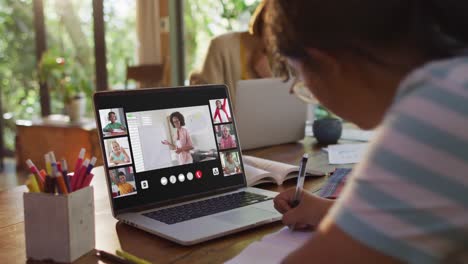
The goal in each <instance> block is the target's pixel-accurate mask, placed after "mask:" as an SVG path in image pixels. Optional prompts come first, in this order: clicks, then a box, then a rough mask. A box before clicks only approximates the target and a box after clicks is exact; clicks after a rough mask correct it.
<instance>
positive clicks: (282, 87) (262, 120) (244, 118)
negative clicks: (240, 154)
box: [235, 79, 307, 150]
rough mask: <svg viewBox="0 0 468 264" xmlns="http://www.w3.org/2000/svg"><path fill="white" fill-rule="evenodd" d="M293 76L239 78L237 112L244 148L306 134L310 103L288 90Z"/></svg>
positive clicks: (293, 138)
mask: <svg viewBox="0 0 468 264" xmlns="http://www.w3.org/2000/svg"><path fill="white" fill-rule="evenodd" d="M292 84H293V80H289V81H288V82H285V81H284V80H282V79H254V80H241V81H238V82H237V89H236V105H235V113H236V116H237V120H238V122H237V124H238V127H237V131H238V133H239V138H240V139H239V140H240V142H242V149H244V150H246V149H253V148H259V147H264V146H272V145H278V144H283V143H289V142H296V141H298V140H301V139H303V138H304V131H305V122H306V119H307V104H305V103H304V102H302V101H301V100H299V99H298V98H297V97H296V96H294V95H291V94H289V89H290V87H291V85H292Z"/></svg>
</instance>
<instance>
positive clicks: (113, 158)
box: [109, 139, 130, 165]
mask: <svg viewBox="0 0 468 264" xmlns="http://www.w3.org/2000/svg"><path fill="white" fill-rule="evenodd" d="M111 145H112V150H111V152H110V155H109V163H113V164H114V165H119V164H123V163H129V162H130V157H129V156H128V154H127V152H126V151H125V149H123V148H122V147H121V146H120V144H119V142H117V140H115V139H114V140H112V141H111Z"/></svg>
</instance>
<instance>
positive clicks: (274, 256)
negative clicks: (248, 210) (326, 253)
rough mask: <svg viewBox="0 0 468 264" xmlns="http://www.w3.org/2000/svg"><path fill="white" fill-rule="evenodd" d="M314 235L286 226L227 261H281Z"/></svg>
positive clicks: (229, 263)
mask: <svg viewBox="0 0 468 264" xmlns="http://www.w3.org/2000/svg"><path fill="white" fill-rule="evenodd" d="M312 235H313V232H302V231H291V230H290V229H289V228H287V227H284V228H282V229H281V230H280V231H278V232H276V233H273V234H271V235H268V236H265V237H264V238H263V239H262V240H261V241H259V242H254V243H252V244H250V245H249V246H248V247H247V248H246V249H244V250H243V251H242V252H241V253H240V254H239V255H237V256H236V257H234V258H233V259H231V260H229V261H228V262H226V263H228V264H237V263H239V264H240V263H256V264H262V263H265V264H266V263H268V264H270V263H280V262H281V260H282V259H284V258H285V257H286V256H287V255H288V254H289V253H290V252H292V251H294V250H295V249H297V248H298V247H300V246H301V245H302V244H304V243H305V242H306V241H307V240H308V239H309V238H311V237H312Z"/></svg>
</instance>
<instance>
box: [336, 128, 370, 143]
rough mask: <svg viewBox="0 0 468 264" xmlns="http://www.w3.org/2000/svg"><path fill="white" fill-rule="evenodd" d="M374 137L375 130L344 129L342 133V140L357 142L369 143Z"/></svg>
mask: <svg viewBox="0 0 468 264" xmlns="http://www.w3.org/2000/svg"><path fill="white" fill-rule="evenodd" d="M373 136H374V131H373V130H361V129H350V128H344V129H343V131H342V132H341V139H346V140H355V141H366V142H367V141H369V140H371V139H372V137H373Z"/></svg>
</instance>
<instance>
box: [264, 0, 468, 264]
mask: <svg viewBox="0 0 468 264" xmlns="http://www.w3.org/2000/svg"><path fill="white" fill-rule="evenodd" d="M268 2H269V5H268V7H267V15H266V17H265V18H266V24H267V31H268V32H269V37H270V39H271V41H272V48H273V51H276V52H278V53H279V54H281V55H283V56H284V57H286V59H287V61H288V62H289V65H290V66H291V67H292V68H293V70H294V71H295V72H296V73H297V74H298V75H299V76H300V78H302V80H303V82H304V83H305V84H306V86H307V87H308V89H310V91H311V92H312V93H313V94H314V95H315V97H316V98H317V99H319V100H320V102H321V103H322V104H323V105H324V106H326V107H327V108H329V109H330V110H332V111H333V112H334V113H336V114H337V115H339V116H341V117H343V118H344V119H346V120H350V121H352V122H354V123H356V124H358V125H359V126H360V127H362V128H364V129H369V128H374V127H376V126H378V125H380V126H379V129H378V133H377V135H376V137H375V138H374V141H373V142H372V143H371V147H370V150H369V152H368V153H367V155H366V159H365V160H363V161H362V162H361V163H360V164H359V165H357V166H356V167H355V168H354V169H353V172H352V175H351V176H350V180H348V183H347V186H346V188H345V190H344V192H343V193H342V196H341V197H340V198H339V199H338V201H336V202H335V203H334V202H332V201H328V200H324V199H321V198H318V197H315V196H312V195H311V194H309V193H307V192H303V193H302V201H301V203H300V204H299V205H298V206H297V207H294V208H293V207H291V205H290V201H291V200H292V197H293V195H294V190H289V191H285V192H283V193H281V194H280V195H278V196H277V197H276V198H275V207H276V208H277V210H279V211H280V212H281V213H283V214H284V215H283V222H284V223H285V224H287V225H293V224H294V225H296V227H297V226H302V227H305V226H307V225H309V226H318V227H317V232H316V234H315V235H314V236H313V238H312V239H311V240H310V241H308V242H307V243H306V244H305V245H303V246H302V247H301V248H299V249H298V250H296V251H295V252H293V253H292V254H291V255H289V256H288V257H287V258H286V259H285V260H284V263H303V261H304V260H306V259H309V260H313V261H314V263H401V262H405V263H467V260H468V231H467V230H468V195H467V193H468V176H467V175H468V174H467V171H468V152H467V149H468V129H467V124H468V57H467V56H466V53H465V52H464V49H465V47H467V45H466V44H467V42H468V20H467V19H466V18H465V17H466V14H467V12H468V2H466V1H455V0H424V1H422V0H385V1H375V0H346V1H339V0H327V1H322V0H270V1H268Z"/></svg>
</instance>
